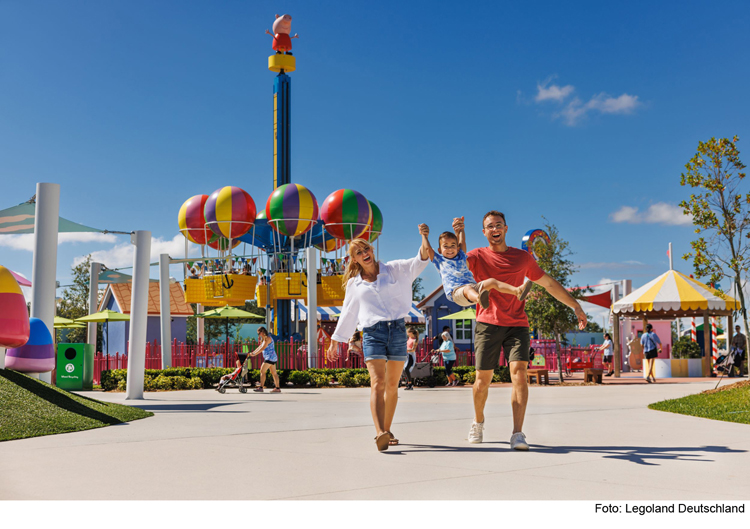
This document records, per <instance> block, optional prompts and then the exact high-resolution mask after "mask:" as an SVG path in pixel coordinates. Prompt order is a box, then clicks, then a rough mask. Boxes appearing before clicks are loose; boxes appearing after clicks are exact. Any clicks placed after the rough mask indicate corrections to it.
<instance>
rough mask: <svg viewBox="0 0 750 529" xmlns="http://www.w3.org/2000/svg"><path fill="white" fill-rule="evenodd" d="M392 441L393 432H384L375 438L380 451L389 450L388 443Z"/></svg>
mask: <svg viewBox="0 0 750 529" xmlns="http://www.w3.org/2000/svg"><path fill="white" fill-rule="evenodd" d="M390 441H391V434H390V433H389V432H383V433H381V434H380V435H378V436H377V437H376V438H375V445H377V447H378V451H379V452H385V451H386V450H388V445H389V444H390Z"/></svg>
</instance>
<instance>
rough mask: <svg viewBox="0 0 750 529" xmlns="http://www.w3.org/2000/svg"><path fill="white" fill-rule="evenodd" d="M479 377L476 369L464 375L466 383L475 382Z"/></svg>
mask: <svg viewBox="0 0 750 529" xmlns="http://www.w3.org/2000/svg"><path fill="white" fill-rule="evenodd" d="M476 379H477V372H476V371H469V372H467V373H466V374H465V375H464V384H473V383H474V381H475V380H476Z"/></svg>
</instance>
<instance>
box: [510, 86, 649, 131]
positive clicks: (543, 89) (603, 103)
mask: <svg viewBox="0 0 750 529" xmlns="http://www.w3.org/2000/svg"><path fill="white" fill-rule="evenodd" d="M555 77H557V76H555V75H552V76H550V77H549V78H547V80H546V81H544V82H543V83H537V84H536V96H535V97H534V102H536V103H544V102H547V101H552V102H554V103H558V105H560V110H559V111H557V112H555V113H554V114H552V118H553V119H558V118H559V119H562V120H563V121H564V122H565V124H566V125H569V126H571V127H572V126H574V125H576V124H578V123H579V122H580V121H581V120H582V119H583V118H585V117H586V116H587V115H589V114H630V113H631V112H633V111H634V110H635V109H636V108H638V107H639V106H640V105H641V102H640V101H639V100H638V96H635V95H630V94H622V95H619V96H617V97H613V96H610V95H607V94H605V93H604V92H601V93H599V94H596V95H594V96H592V97H591V99H589V100H588V101H584V100H582V99H581V98H579V97H574V98H573V99H568V98H569V97H570V96H571V95H572V94H573V93H574V92H575V87H574V86H573V85H565V86H560V85H558V84H551V83H552V80H553V79H554V78H555ZM519 98H520V92H519V93H518V95H517V96H516V100H517V101H518V100H519ZM566 100H567V101H568V102H567V103H564V102H565V101H566ZM563 104H564V105H563Z"/></svg>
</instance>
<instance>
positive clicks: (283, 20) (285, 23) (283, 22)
mask: <svg viewBox="0 0 750 529" xmlns="http://www.w3.org/2000/svg"><path fill="white" fill-rule="evenodd" d="M273 32H274V33H286V34H287V35H289V34H290V33H291V32H292V15H281V16H280V17H276V20H275V21H274V23H273Z"/></svg>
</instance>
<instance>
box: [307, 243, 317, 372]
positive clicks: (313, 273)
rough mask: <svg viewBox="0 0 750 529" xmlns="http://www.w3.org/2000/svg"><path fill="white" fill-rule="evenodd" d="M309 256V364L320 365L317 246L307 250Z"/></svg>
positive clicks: (312, 365) (311, 365) (310, 365)
mask: <svg viewBox="0 0 750 529" xmlns="http://www.w3.org/2000/svg"><path fill="white" fill-rule="evenodd" d="M305 254H306V258H307V365H308V366H309V367H318V366H317V360H318V269H317V267H316V266H315V264H316V257H315V248H313V247H312V246H310V247H309V248H307V249H306V250H305Z"/></svg>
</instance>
